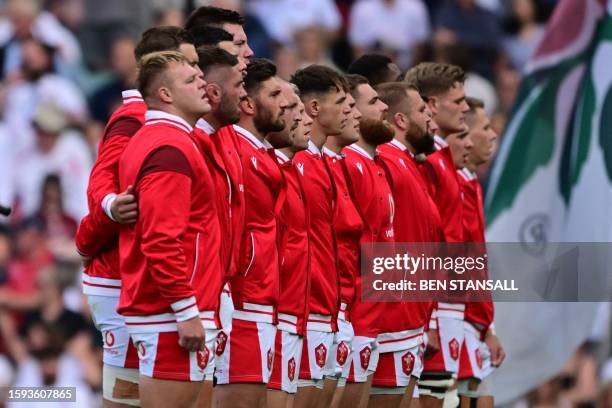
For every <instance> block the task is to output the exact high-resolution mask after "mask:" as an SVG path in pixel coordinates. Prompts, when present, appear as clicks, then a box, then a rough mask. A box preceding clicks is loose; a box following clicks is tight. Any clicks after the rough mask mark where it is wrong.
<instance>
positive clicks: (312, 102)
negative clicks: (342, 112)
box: [304, 98, 321, 119]
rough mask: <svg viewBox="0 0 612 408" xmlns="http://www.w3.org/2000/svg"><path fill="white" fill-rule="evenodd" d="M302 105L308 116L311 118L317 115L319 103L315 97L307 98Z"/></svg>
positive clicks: (319, 107)
mask: <svg viewBox="0 0 612 408" xmlns="http://www.w3.org/2000/svg"><path fill="white" fill-rule="evenodd" d="M304 107H305V108H306V113H307V114H308V116H310V117H311V118H313V119H314V118H316V117H317V116H319V112H320V110H321V104H320V103H319V101H318V100H317V99H316V98H311V99H309V100H308V101H307V102H306V103H305V104H304Z"/></svg>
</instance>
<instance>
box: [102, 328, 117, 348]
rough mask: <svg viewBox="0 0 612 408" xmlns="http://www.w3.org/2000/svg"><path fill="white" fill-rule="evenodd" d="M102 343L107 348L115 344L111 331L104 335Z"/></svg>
mask: <svg viewBox="0 0 612 408" xmlns="http://www.w3.org/2000/svg"><path fill="white" fill-rule="evenodd" d="M104 343H105V344H106V346H107V347H113V345H114V344H115V335H114V334H113V332H112V331H110V330H109V331H107V332H106V333H104Z"/></svg>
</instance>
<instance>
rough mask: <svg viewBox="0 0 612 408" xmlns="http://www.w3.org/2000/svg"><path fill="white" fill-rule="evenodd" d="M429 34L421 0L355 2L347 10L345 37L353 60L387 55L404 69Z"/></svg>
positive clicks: (416, 55) (410, 63)
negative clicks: (368, 53) (374, 55)
mask: <svg viewBox="0 0 612 408" xmlns="http://www.w3.org/2000/svg"><path fill="white" fill-rule="evenodd" d="M429 34H430V26H429V17H428V15H427V9H426V8H425V6H424V4H423V2H422V1H421V0H358V1H357V2H355V4H354V5H353V8H352V9H351V13H350V19H349V31H348V36H349V41H350V43H351V44H352V45H353V50H354V54H355V56H360V55H361V54H363V53H365V52H379V51H380V52H382V53H383V54H386V53H391V54H392V55H395V56H397V62H398V64H399V65H400V66H401V67H402V68H408V67H409V66H410V65H412V63H413V62H414V61H415V60H416V59H417V58H418V54H419V52H420V51H421V48H422V45H423V43H425V42H426V41H427V40H428V38H429Z"/></svg>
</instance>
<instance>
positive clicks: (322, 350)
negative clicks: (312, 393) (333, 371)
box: [314, 343, 327, 368]
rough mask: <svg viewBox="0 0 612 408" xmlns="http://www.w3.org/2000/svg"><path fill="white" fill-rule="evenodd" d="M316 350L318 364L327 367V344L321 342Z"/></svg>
mask: <svg viewBox="0 0 612 408" xmlns="http://www.w3.org/2000/svg"><path fill="white" fill-rule="evenodd" d="M314 351H315V359H316V363H317V365H318V366H319V367H321V368H323V367H325V362H326V361H327V347H325V344H323V343H321V344H319V345H318V346H317V347H316V348H315V350H314Z"/></svg>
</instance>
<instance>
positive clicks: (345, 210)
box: [323, 147, 364, 321]
mask: <svg viewBox="0 0 612 408" xmlns="http://www.w3.org/2000/svg"><path fill="white" fill-rule="evenodd" d="M323 154H324V155H325V156H324V157H325V160H326V162H327V166H328V167H329V169H330V170H331V174H332V177H333V179H334V185H335V186H336V200H335V203H336V205H335V208H334V230H335V232H336V244H337V247H338V275H339V277H340V314H339V316H340V317H341V318H344V319H346V320H348V321H350V320H351V316H350V310H351V306H352V305H353V299H354V298H355V285H356V282H357V276H359V273H360V270H359V267H360V265H359V254H360V251H361V249H360V247H359V243H360V241H361V234H362V233H363V228H364V227H363V220H362V219H361V215H360V214H359V212H358V211H357V208H355V203H354V202H353V198H352V196H351V193H350V191H349V189H348V186H347V181H346V174H345V171H344V164H343V163H344V156H343V155H341V154H336V153H334V152H333V151H331V150H330V149H328V148H326V147H324V148H323Z"/></svg>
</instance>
